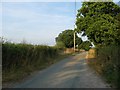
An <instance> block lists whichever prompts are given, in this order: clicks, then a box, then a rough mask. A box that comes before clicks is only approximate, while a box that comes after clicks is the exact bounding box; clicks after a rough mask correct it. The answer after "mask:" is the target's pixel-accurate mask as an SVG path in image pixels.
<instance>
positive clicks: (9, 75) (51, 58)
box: [2, 43, 71, 84]
mask: <svg viewBox="0 0 120 90" xmlns="http://www.w3.org/2000/svg"><path fill="white" fill-rule="evenodd" d="M2 49H3V62H2V64H3V68H2V83H3V84H4V83H11V82H17V81H21V80H23V79H24V78H25V77H27V76H29V75H31V74H32V73H33V72H35V71H39V70H42V69H45V68H47V67H49V66H50V65H52V64H54V63H56V62H58V61H60V60H62V59H63V58H66V57H68V56H70V55H71V54H60V53H59V52H61V51H59V50H57V48H55V47H49V46H43V45H37V46H36V45H27V44H12V43H5V44H3V47H2Z"/></svg>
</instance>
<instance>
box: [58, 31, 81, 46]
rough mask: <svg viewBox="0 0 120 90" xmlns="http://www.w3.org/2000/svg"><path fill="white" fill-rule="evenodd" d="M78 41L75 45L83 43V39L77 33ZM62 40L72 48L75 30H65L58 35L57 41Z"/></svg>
mask: <svg viewBox="0 0 120 90" xmlns="http://www.w3.org/2000/svg"><path fill="white" fill-rule="evenodd" d="M75 37H76V43H75V45H80V44H81V43H82V39H81V38H79V37H78V36H77V34H75ZM58 42H61V43H63V44H64V45H65V47H67V48H72V47H73V46H74V31H73V30H65V31H63V32H62V33H60V34H59V35H58V37H56V43H58Z"/></svg>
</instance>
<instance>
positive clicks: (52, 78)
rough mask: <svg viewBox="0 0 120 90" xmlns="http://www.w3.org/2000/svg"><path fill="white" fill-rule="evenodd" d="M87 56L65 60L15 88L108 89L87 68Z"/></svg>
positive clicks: (82, 54) (79, 55)
mask: <svg viewBox="0 0 120 90" xmlns="http://www.w3.org/2000/svg"><path fill="white" fill-rule="evenodd" d="M86 54H87V52H83V53H81V54H77V55H75V56H71V57H69V58H66V59H63V60H61V61H60V62H58V63H56V64H53V65H52V66H50V67H48V68H47V69H44V70H42V71H39V72H38V73H37V74H35V75H33V76H32V77H31V78H30V79H29V80H26V81H25V82H23V83H21V84H19V85H16V86H15V88H108V87H109V86H108V84H106V83H105V82H104V81H103V79H101V77H100V76H99V75H97V74H96V73H95V72H94V70H92V69H91V68H89V67H88V66H87V64H86V60H85V57H86Z"/></svg>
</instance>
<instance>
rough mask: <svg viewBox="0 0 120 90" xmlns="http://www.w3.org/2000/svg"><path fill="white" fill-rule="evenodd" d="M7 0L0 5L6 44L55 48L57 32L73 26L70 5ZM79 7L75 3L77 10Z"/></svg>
mask: <svg viewBox="0 0 120 90" xmlns="http://www.w3.org/2000/svg"><path fill="white" fill-rule="evenodd" d="M6 1H7V0H6ZM10 1H11V2H3V3H0V20H2V21H1V22H0V30H1V31H2V33H0V35H1V34H2V35H1V36H4V37H5V38H7V39H8V40H10V41H13V42H21V41H22V40H23V39H25V40H26V41H27V42H28V43H32V44H46V45H55V37H57V36H58V34H59V33H61V32H62V31H64V30H66V29H73V27H74V20H75V12H74V8H75V6H74V4H75V3H74V2H44V3H43V2H12V0H10ZM18 1H19V0H18ZM24 1H25V0H24ZM31 1H32V0H31ZM118 1H119V0H114V2H118ZM80 7H81V2H77V9H79V8H80ZM83 39H86V38H83Z"/></svg>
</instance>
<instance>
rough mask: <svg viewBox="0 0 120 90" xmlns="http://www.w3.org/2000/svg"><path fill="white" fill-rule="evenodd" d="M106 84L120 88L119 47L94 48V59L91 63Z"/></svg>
mask: <svg viewBox="0 0 120 90" xmlns="http://www.w3.org/2000/svg"><path fill="white" fill-rule="evenodd" d="M89 64H91V66H92V67H94V69H96V71H97V72H98V73H99V74H101V75H103V76H104V77H105V78H106V80H107V82H108V83H111V84H112V85H113V86H116V87H118V88H120V47H119V46H106V47H100V48H96V59H94V60H93V61H92V62H91V63H89Z"/></svg>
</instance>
